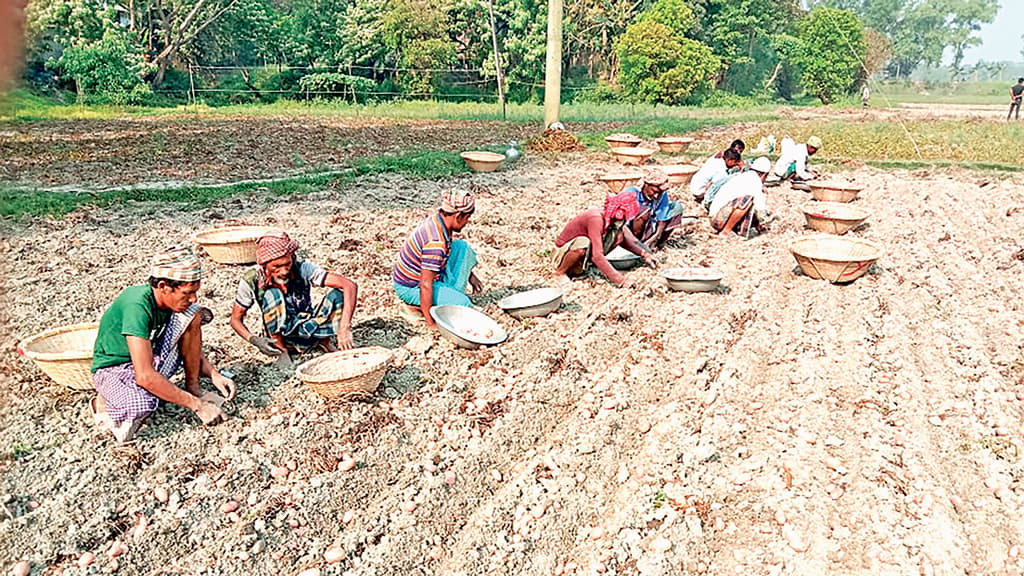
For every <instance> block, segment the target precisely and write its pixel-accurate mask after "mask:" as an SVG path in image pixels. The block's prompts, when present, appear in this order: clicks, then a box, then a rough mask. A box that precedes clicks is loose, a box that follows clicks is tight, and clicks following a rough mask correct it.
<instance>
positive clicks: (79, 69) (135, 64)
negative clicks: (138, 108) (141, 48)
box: [50, 34, 150, 105]
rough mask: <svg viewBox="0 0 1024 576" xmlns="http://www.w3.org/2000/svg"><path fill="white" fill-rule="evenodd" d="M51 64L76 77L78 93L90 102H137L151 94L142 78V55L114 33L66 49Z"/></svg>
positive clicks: (67, 74) (69, 75) (71, 76)
mask: <svg viewBox="0 0 1024 576" xmlns="http://www.w3.org/2000/svg"><path fill="white" fill-rule="evenodd" d="M50 66H52V67H55V68H57V69H58V70H60V71H61V72H62V73H63V74H64V75H65V76H67V77H69V78H71V79H73V80H74V81H75V85H76V88H77V90H78V94H79V95H80V96H81V97H84V98H85V99H86V101H89V102H97V103H109V104H118V105H125V104H138V103H140V102H142V100H144V99H145V98H146V97H147V96H148V95H149V93H150V91H149V85H148V84H146V83H145V82H144V81H143V79H142V73H143V71H144V66H145V65H144V63H143V59H142V55H141V54H140V53H139V52H138V51H136V50H134V49H133V47H132V46H131V44H130V43H129V42H128V41H127V40H126V39H124V38H121V37H118V36H115V35H111V34H108V35H107V36H105V37H104V38H103V39H102V40H99V41H96V42H90V43H87V44H82V45H81V46H72V47H69V48H66V49H65V50H64V52H63V54H61V56H60V58H59V59H58V60H57V61H56V62H52V63H51V64H50Z"/></svg>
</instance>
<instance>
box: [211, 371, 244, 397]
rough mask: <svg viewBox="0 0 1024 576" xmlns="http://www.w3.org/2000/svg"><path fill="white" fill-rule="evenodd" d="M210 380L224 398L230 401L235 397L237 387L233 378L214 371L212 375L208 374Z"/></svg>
mask: <svg viewBox="0 0 1024 576" xmlns="http://www.w3.org/2000/svg"><path fill="white" fill-rule="evenodd" d="M210 381H211V382H213V385H214V387H215V388H217V390H218V391H220V393H221V395H222V396H224V399H225V400H227V401H231V400H234V399H235V394H236V393H237V392H238V387H237V386H235V381H234V380H232V379H230V378H228V377H227V376H224V375H223V374H221V373H220V372H217V371H214V373H213V375H212V376H210Z"/></svg>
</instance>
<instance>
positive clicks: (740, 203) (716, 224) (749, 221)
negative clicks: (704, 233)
mask: <svg viewBox="0 0 1024 576" xmlns="http://www.w3.org/2000/svg"><path fill="white" fill-rule="evenodd" d="M753 204H754V197H753V196H740V197H739V198H733V199H732V200H730V201H729V202H728V203H726V205H725V206H722V208H721V209H719V210H718V214H714V215H712V216H711V227H712V228H714V229H715V232H721V231H722V229H723V228H725V226H726V224H728V222H729V218H730V217H732V213H733V211H735V210H743V211H745V212H746V215H745V216H743V218H741V219H740V221H739V222H737V223H736V225H735V226H734V227H733V230H732V231H733V232H735V233H736V234H738V235H740V236H742V237H744V238H749V237H750V230H751V228H753V227H754V226H755V225H756V224H757V217H756V216H755V215H754V207H753Z"/></svg>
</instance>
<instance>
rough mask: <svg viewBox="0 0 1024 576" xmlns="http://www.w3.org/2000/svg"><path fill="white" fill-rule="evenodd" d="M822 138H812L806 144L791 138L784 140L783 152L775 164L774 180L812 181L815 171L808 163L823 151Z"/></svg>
mask: <svg viewBox="0 0 1024 576" xmlns="http://www.w3.org/2000/svg"><path fill="white" fill-rule="evenodd" d="M821 146H822V143H821V138H818V137H817V136H811V137H810V138H808V139H807V143H806V144H797V143H796V142H795V141H794V140H793V139H792V138H790V137H789V136H787V137H785V138H783V139H782V151H781V153H780V155H779V159H778V160H777V161H776V162H775V170H774V172H775V174H774V175H773V176H774V178H773V180H774V181H775V182H778V181H780V180H789V179H791V178H792V179H794V180H810V179H811V178H814V176H815V174H814V171H813V170H811V169H810V168H809V167H808V166H807V161H808V160H809V159H810V157H811V156H814V155H815V154H816V153H817V152H818V150H821Z"/></svg>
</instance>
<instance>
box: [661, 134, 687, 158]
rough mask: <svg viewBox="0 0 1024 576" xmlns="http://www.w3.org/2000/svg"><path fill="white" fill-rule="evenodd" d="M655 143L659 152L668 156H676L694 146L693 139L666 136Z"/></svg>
mask: <svg viewBox="0 0 1024 576" xmlns="http://www.w3.org/2000/svg"><path fill="white" fill-rule="evenodd" d="M654 142H655V143H657V144H658V150H660V151H662V152H665V153H668V154H675V153H676V152H682V151H684V150H686V149H687V148H689V147H690V144H693V138H689V137H686V136H664V137H662V138H655V139H654Z"/></svg>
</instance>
